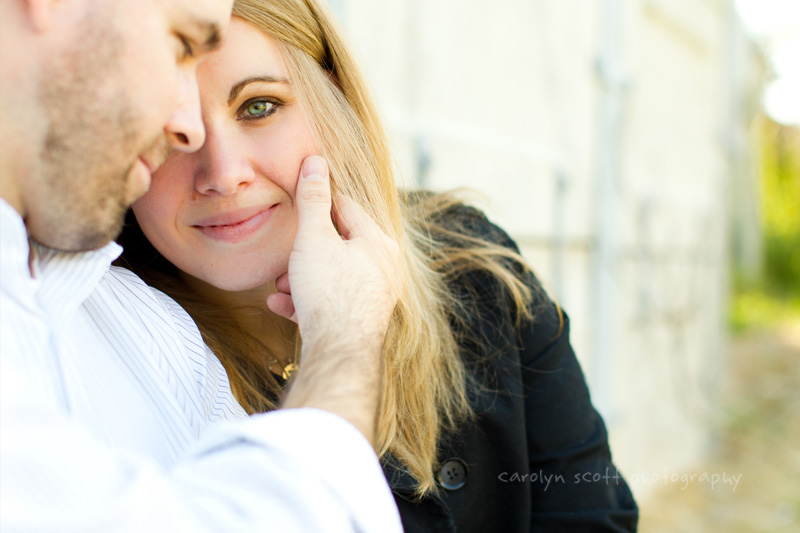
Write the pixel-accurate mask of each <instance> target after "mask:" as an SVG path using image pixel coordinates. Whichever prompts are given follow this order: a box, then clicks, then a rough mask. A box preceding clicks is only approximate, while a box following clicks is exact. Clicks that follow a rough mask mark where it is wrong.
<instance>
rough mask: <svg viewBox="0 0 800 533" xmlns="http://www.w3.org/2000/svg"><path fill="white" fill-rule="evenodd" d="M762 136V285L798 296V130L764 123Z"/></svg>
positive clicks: (799, 190) (799, 222) (777, 291)
mask: <svg viewBox="0 0 800 533" xmlns="http://www.w3.org/2000/svg"><path fill="white" fill-rule="evenodd" d="M761 137H762V138H761V154H760V158H761V165H760V166H761V183H762V199H763V204H762V205H763V214H764V217H763V222H764V270H765V271H764V282H765V284H766V287H765V288H766V289H767V290H769V291H770V292H776V293H778V294H779V293H788V295H791V296H794V295H798V296H800V131H797V130H795V129H791V128H786V127H781V126H778V125H776V124H774V123H769V122H767V123H766V124H765V125H764V126H763V127H762V135H761Z"/></svg>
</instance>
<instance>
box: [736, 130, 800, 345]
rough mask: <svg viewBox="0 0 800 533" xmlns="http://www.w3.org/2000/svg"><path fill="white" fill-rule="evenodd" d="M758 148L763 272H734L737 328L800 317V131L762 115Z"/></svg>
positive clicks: (764, 325)
mask: <svg viewBox="0 0 800 533" xmlns="http://www.w3.org/2000/svg"><path fill="white" fill-rule="evenodd" d="M758 152H759V153H758V157H759V171H760V176H759V177H760V181H761V213H762V231H763V235H762V237H763V244H764V248H763V249H764V257H763V272H762V275H761V279H759V280H757V281H756V282H750V283H744V282H742V281H741V280H739V278H738V277H737V276H736V274H735V273H734V279H735V280H737V281H736V282H735V284H734V285H735V286H734V297H733V300H732V302H731V309H730V324H731V326H732V327H733V329H734V330H742V329H746V328H748V327H753V326H759V327H766V326H769V325H770V324H774V323H775V322H778V321H782V320H785V319H789V318H796V317H800V131H798V130H796V129H793V128H787V127H785V126H780V125H779V124H776V123H774V122H772V121H770V120H768V119H763V120H762V122H761V124H760V125H759V128H758Z"/></svg>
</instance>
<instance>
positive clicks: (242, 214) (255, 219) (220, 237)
mask: <svg viewBox="0 0 800 533" xmlns="http://www.w3.org/2000/svg"><path fill="white" fill-rule="evenodd" d="M279 205H280V204H273V205H271V206H269V207H263V206H259V207H255V208H252V207H251V208H242V209H237V210H235V211H229V212H224V213H216V214H214V215H212V216H210V217H206V218H202V219H200V220H199V221H197V222H196V223H194V224H192V225H191V227H193V228H194V229H196V230H198V231H199V232H200V233H202V234H203V235H204V236H206V237H208V238H210V239H213V240H217V241H223V242H229V243H232V244H234V243H238V242H241V241H243V240H245V239H247V238H248V237H250V236H251V235H253V234H254V233H256V232H257V231H258V230H260V229H261V228H262V227H264V225H265V224H266V223H267V222H268V221H269V220H270V219H271V218H272V215H273V214H274V213H275V211H276V210H277V208H278V206H279Z"/></svg>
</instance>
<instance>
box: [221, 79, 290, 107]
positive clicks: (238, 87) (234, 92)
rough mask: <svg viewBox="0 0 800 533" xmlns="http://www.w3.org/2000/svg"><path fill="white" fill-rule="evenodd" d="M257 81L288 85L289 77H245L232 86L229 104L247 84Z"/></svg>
mask: <svg viewBox="0 0 800 533" xmlns="http://www.w3.org/2000/svg"><path fill="white" fill-rule="evenodd" d="M256 82H261V83H283V84H286V85H288V84H289V80H288V79H286V78H282V77H280V76H251V77H249V78H245V79H243V80H242V81H240V82H238V83H236V84H235V85H234V86H233V87H231V93H230V95H229V96H228V105H231V103H232V102H233V101H234V100H235V99H236V97H237V96H239V93H240V92H242V89H244V88H245V87H246V86H247V85H249V84H251V83H256Z"/></svg>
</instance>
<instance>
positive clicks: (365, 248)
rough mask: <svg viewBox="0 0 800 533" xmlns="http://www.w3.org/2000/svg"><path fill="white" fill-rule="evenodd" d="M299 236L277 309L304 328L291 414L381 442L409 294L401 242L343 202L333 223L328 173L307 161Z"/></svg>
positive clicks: (315, 160)
mask: <svg viewBox="0 0 800 533" xmlns="http://www.w3.org/2000/svg"><path fill="white" fill-rule="evenodd" d="M295 201H296V202H297V210H298V229H297V237H296V239H295V242H294V248H293V250H292V254H291V256H290V259H289V272H288V274H284V275H283V276H281V277H280V278H278V280H277V287H278V292H277V293H274V294H271V295H270V296H269V298H268V299H267V305H268V306H269V308H270V309H271V310H272V311H273V312H275V313H277V314H279V315H281V316H283V317H286V318H290V319H292V320H294V321H296V322H297V323H298V326H299V328H300V336H301V337H302V339H303V352H302V361H301V364H300V370H299V371H298V373H297V374H296V376H295V377H294V378H293V383H292V385H291V388H290V391H289V394H288V395H287V396H286V398H285V399H284V402H283V406H282V407H284V408H290V407H318V408H321V409H325V410H328V411H331V412H334V413H336V414H338V415H340V416H342V417H343V418H345V419H347V420H349V421H350V422H351V423H353V424H354V425H355V426H356V427H357V428H358V429H360V430H361V431H362V433H364V435H365V436H366V437H367V438H368V439H369V440H370V442H373V443H374V441H375V427H376V426H375V422H376V417H377V409H378V404H379V401H380V391H381V389H382V383H381V379H382V377H383V364H382V363H383V361H382V346H383V338H384V335H385V332H386V327H387V325H388V323H389V318H390V317H391V314H392V311H393V310H394V307H395V305H396V303H397V298H398V293H399V291H400V290H401V288H402V282H401V279H402V274H401V270H400V267H399V266H398V265H399V263H400V261H399V248H398V245H397V243H396V242H395V241H394V240H392V239H391V238H389V237H388V236H387V235H386V234H385V233H383V231H381V229H380V228H379V227H378V225H377V224H376V223H375V222H374V221H373V220H372V219H370V218H369V216H368V215H367V214H366V213H365V212H364V210H363V209H361V207H360V206H359V205H357V204H356V203H355V202H353V201H352V200H350V199H349V198H346V197H344V196H338V197H337V209H336V211H335V213H334V216H335V218H336V224H337V225H338V227H339V231H340V233H341V235H340V234H339V233H337V232H336V229H335V228H334V226H333V222H332V220H331V191H330V181H329V176H328V167H327V164H326V163H325V160H324V159H323V158H321V157H319V156H313V157H309V158H308V159H306V161H305V162H304V163H303V166H302V168H301V171H300V179H299V180H298V182H297V193H296V196H295Z"/></svg>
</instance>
